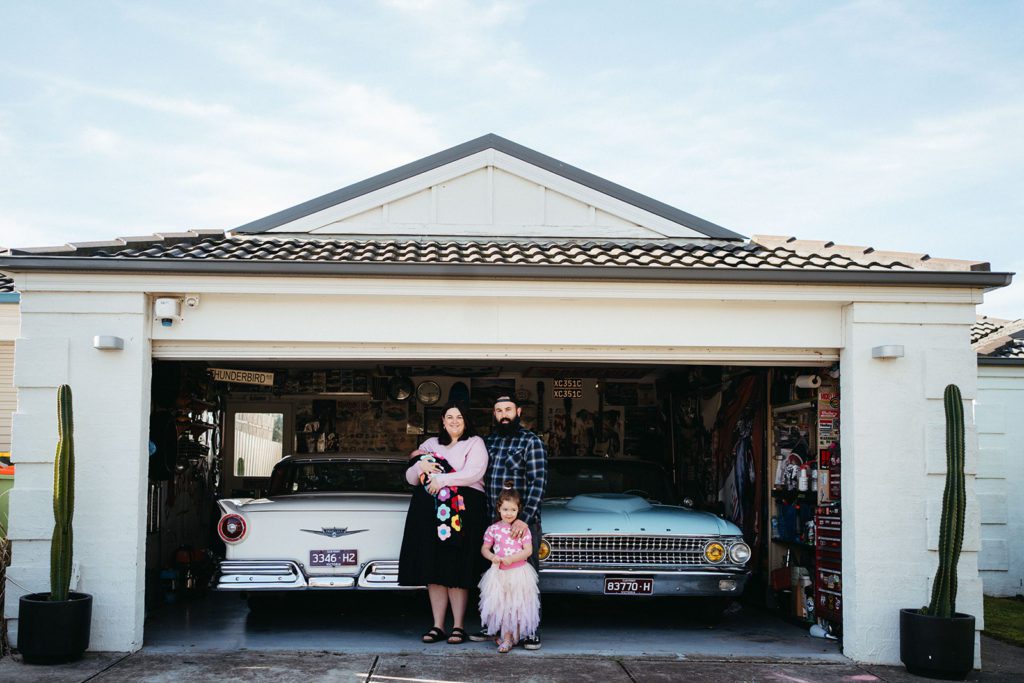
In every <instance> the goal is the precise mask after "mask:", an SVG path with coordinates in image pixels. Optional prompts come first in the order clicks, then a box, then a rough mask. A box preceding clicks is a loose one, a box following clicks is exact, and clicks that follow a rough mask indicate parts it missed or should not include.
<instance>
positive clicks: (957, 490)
mask: <svg viewBox="0 0 1024 683" xmlns="http://www.w3.org/2000/svg"><path fill="white" fill-rule="evenodd" d="M942 400H943V402H944V403H945V407H946V489H945V491H943V493H942V521H941V522H940V524H939V569H938V571H937V572H936V574H935V582H934V583H933V584H932V599H931V602H930V603H929V605H928V611H927V614H928V615H929V616H933V617H945V618H950V617H952V616H953V614H954V612H955V611H956V569H957V563H958V562H959V560H960V549H961V547H963V543H964V512H965V509H966V507H967V492H966V489H965V487H964V402H963V399H962V398H961V396H960V389H959V388H958V387H957V386H956V385H955V384H950V385H949V386H947V387H946V391H945V393H944V394H943V399H942Z"/></svg>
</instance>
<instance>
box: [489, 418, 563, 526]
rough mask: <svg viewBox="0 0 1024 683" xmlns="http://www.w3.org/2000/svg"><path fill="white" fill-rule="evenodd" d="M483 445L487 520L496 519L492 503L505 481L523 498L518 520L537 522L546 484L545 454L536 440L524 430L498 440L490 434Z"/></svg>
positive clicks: (492, 433) (495, 434) (493, 434)
mask: <svg viewBox="0 0 1024 683" xmlns="http://www.w3.org/2000/svg"><path fill="white" fill-rule="evenodd" d="M484 443H486V444H487V458H488V464H487V477H486V481H487V507H488V508H489V509H490V511H491V518H492V519H497V516H498V511H497V507H496V505H495V502H496V501H497V500H498V494H499V493H501V487H502V485H503V484H504V483H505V482H506V481H511V482H512V485H513V486H514V487H515V488H516V490H517V491H519V494H520V495H521V496H522V497H523V509H522V510H520V511H519V519H521V520H523V521H524V522H526V523H527V524H533V523H534V522H537V521H539V520H540V501H541V498H543V497H544V484H545V483H546V481H547V458H548V456H547V451H546V450H545V449H544V442H543V441H541V440H540V437H539V436H537V435H536V434H534V433H533V432H531V431H530V430H528V429H523V428H520V429H519V431H518V432H516V433H515V434H513V435H512V436H504V437H503V436H499V435H498V434H497V433H496V432H491V433H490V434H488V435H487V437H486V438H485V439H484Z"/></svg>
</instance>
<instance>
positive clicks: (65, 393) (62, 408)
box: [50, 384, 75, 601]
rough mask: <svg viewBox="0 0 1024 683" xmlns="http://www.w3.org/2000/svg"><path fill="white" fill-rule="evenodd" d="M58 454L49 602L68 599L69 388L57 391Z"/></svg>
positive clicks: (71, 479) (72, 479)
mask: <svg viewBox="0 0 1024 683" xmlns="http://www.w3.org/2000/svg"><path fill="white" fill-rule="evenodd" d="M57 436H58V438H57V454H56V456H55V457H54V460H53V519H54V525H53V538H52V539H51V541H50V600H53V601H63V600H67V599H68V591H69V590H70V587H71V553H72V545H73V543H72V542H73V537H72V531H71V518H72V517H73V516H74V514H75V437H74V421H73V420H72V415H71V387H69V386H68V385H66V384H62V385H61V386H60V387H59V388H58V389H57Z"/></svg>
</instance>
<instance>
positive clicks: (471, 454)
mask: <svg viewBox="0 0 1024 683" xmlns="http://www.w3.org/2000/svg"><path fill="white" fill-rule="evenodd" d="M420 450H421V451H433V452H434V453H437V454H438V455H440V456H441V457H443V458H444V459H445V460H447V461H448V464H449V465H451V466H452V467H453V468H454V469H455V471H454V472H450V473H448V474H435V475H434V476H433V477H432V478H433V480H434V481H436V482H437V483H438V484H440V485H441V486H468V487H470V488H473V489H476V490H477V491H480V492H481V493H483V492H484V474H485V473H486V472H487V447H486V446H484V440H483V439H481V438H480V437H479V436H471V437H469V438H468V439H463V440H461V441H456V442H455V443H451V444H448V445H447V446H442V445H441V444H440V443H438V442H437V437H434V436H432V437H430V438H429V439H427V440H426V441H424V442H423V443H421V444H420ZM421 471H422V470H420V466H419V465H418V464H416V465H413V466H412V467H410V468H409V469H407V470H406V471H405V480H406V481H407V482H409V483H410V484H412V485H413V486H415V485H416V484H418V483H419V482H420V472H421Z"/></svg>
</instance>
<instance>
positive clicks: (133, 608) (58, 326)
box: [6, 292, 151, 651]
mask: <svg viewBox="0 0 1024 683" xmlns="http://www.w3.org/2000/svg"><path fill="white" fill-rule="evenodd" d="M90 301H93V304H90V303H89V302H90ZM90 308H94V309H95V310H98V311H103V312H99V313H89V312H88V311H89V310H90ZM147 310H148V307H147V301H146V296H145V295H143V294H141V293H139V294H102V295H100V294H97V295H91V296H86V295H76V296H74V297H70V298H69V297H68V296H66V295H63V294H59V293H43V292H27V293H23V295H22V327H21V334H22V336H21V338H19V339H18V340H17V342H16V358H15V363H16V370H15V384H16V385H17V386H18V389H19V403H18V412H17V413H16V414H15V415H14V421H13V422H14V429H13V448H12V457H13V459H14V461H15V462H16V463H17V477H16V478H15V486H14V489H13V490H12V492H11V533H10V537H11V539H12V541H13V544H14V545H13V564H12V565H11V567H10V569H9V570H8V574H9V576H10V578H11V580H12V581H11V582H10V583H9V584H8V587H7V590H8V592H7V604H6V611H7V616H8V617H10V618H12V622H11V627H12V629H11V630H12V634H13V635H14V636H15V637H16V633H17V619H16V617H17V609H18V598H19V597H20V596H21V595H22V594H23V593H24V592H25V591H24V590H23V589H22V588H21V586H23V587H25V589H27V590H28V591H31V592H46V591H48V590H49V563H50V557H49V553H50V543H49V538H50V535H51V533H52V529H53V510H52V503H51V501H52V493H51V491H52V476H53V474H52V473H53V469H52V468H53V465H52V463H53V455H54V449H55V445H56V387H57V385H59V384H61V383H67V384H69V385H70V386H71V390H72V393H73V406H74V420H75V455H76V471H75V482H76V501H75V518H74V529H75V547H74V558H75V564H76V566H77V568H78V570H79V576H80V580H79V582H78V585H77V590H81V591H84V592H87V593H91V594H92V595H93V624H92V641H91V643H90V649H92V650H114V651H132V650H136V649H138V648H139V647H141V646H142V620H143V607H144V603H143V599H142V596H143V590H144V583H143V572H144V568H145V560H144V534H145V491H146V473H147V470H146V456H147V454H148V451H147V449H146V442H147V440H148V433H147V432H148V422H149V377H150V363H151V360H150V359H151V351H150V343H149V340H148V334H147V331H148V323H149V320H148V315H147ZM100 334H103V335H116V336H119V337H123V338H124V339H125V348H124V350H123V351H99V350H96V349H94V348H93V347H92V338H93V336H94V335H100Z"/></svg>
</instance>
